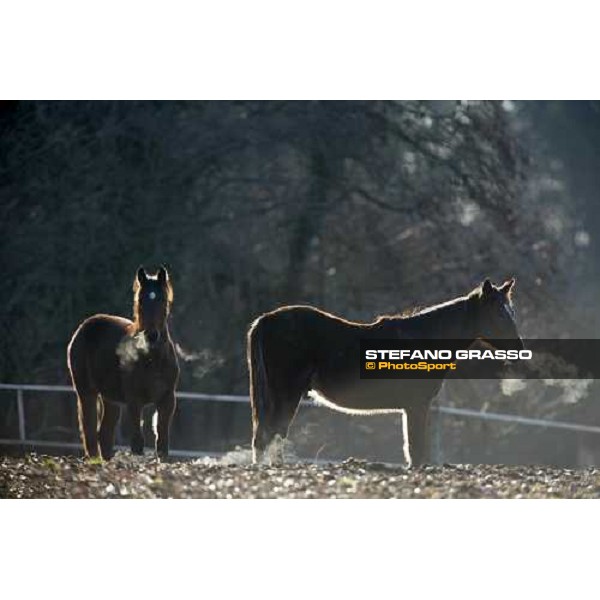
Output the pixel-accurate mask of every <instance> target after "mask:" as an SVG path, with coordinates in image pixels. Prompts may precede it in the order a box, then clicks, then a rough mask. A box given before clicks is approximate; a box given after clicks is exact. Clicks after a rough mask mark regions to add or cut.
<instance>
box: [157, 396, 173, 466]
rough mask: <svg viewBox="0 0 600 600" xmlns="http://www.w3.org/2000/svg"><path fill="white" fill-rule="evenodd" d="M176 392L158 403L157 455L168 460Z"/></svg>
mask: <svg viewBox="0 0 600 600" xmlns="http://www.w3.org/2000/svg"><path fill="white" fill-rule="evenodd" d="M175 406H176V401H175V392H169V393H167V394H165V395H164V396H163V397H162V398H161V399H160V400H159V401H158V402H157V403H156V413H157V414H156V429H155V435H156V455H157V456H158V457H159V458H167V456H168V455H169V430H170V429H171V422H172V420H173V414H174V413H175Z"/></svg>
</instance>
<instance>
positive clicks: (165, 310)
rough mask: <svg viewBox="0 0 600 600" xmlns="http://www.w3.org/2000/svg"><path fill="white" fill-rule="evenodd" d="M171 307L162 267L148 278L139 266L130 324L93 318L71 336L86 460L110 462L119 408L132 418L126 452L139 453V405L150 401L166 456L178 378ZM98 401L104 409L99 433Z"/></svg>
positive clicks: (162, 453) (141, 444) (73, 375)
mask: <svg viewBox="0 0 600 600" xmlns="http://www.w3.org/2000/svg"><path fill="white" fill-rule="evenodd" d="M172 302H173V287H172V285H171V282H170V280H169V275H168V273H167V270H166V269H165V268H164V267H161V268H160V269H159V270H158V272H157V273H156V275H154V276H148V275H147V274H146V271H145V270H144V269H143V267H140V268H139V269H138V271H137V274H136V277H135V280H134V282H133V316H134V319H133V321H130V320H129V319H124V318H122V317H116V316H112V315H94V316H93V317H90V318H88V319H86V320H85V321H84V322H83V323H81V325H80V326H79V327H78V328H77V331H75V333H74V335H73V337H72V339H71V342H70V343H69V347H68V349H67V359H68V365H69V371H70V372H71V379H72V380H73V387H74V388H75V391H76V392H77V404H78V413H79V428H80V431H81V438H82V440H83V445H84V449H85V454H86V456H88V457H98V456H100V455H101V456H102V458H104V459H109V458H111V456H112V455H113V446H114V443H115V430H116V426H117V422H118V420H119V416H120V413H121V406H120V405H121V404H125V405H126V406H127V409H128V411H129V415H130V417H131V425H132V428H133V433H132V436H131V451H132V452H133V453H134V454H143V452H144V436H143V434H142V429H141V424H140V420H141V415H142V408H143V406H144V404H147V403H150V402H153V403H154V404H155V406H156V410H157V413H158V420H157V427H156V453H157V455H158V456H161V457H166V456H167V455H168V452H169V428H170V425H171V420H172V418H173V413H174V412H175V387H176V385H177V379H178V377H179V366H178V364H177V356H176V353H175V348H174V346H173V342H172V341H171V336H170V335H169V329H168V326H167V317H168V316H169V312H170V309H171V304H172ZM98 398H100V399H101V400H102V407H103V410H102V416H101V420H100V428H99V430H98V410H97V400H98Z"/></svg>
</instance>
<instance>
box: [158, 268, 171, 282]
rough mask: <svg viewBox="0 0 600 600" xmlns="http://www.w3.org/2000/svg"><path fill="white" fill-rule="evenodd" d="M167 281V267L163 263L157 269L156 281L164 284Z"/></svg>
mask: <svg viewBox="0 0 600 600" xmlns="http://www.w3.org/2000/svg"><path fill="white" fill-rule="evenodd" d="M168 281H169V273H168V272H167V269H166V268H165V267H164V266H163V265H161V266H160V269H158V282H159V283H160V284H161V285H165V284H166V283H167V282H168Z"/></svg>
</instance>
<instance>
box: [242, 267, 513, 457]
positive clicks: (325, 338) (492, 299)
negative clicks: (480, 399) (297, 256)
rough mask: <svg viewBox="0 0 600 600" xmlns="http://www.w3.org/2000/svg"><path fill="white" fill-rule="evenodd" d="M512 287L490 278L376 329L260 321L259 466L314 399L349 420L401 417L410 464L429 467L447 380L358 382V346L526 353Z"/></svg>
mask: <svg viewBox="0 0 600 600" xmlns="http://www.w3.org/2000/svg"><path fill="white" fill-rule="evenodd" d="M513 286H514V279H510V280H509V281H507V282H505V283H504V284H503V285H501V286H495V285H493V284H492V283H491V282H490V280H489V279H486V280H485V281H484V282H483V283H482V284H481V285H480V286H479V287H477V288H476V289H475V290H473V291H472V292H470V293H469V294H468V295H466V296H461V297H459V298H455V299H454V300H450V301H448V302H444V303H442V304H438V305H435V306H431V307H429V308H426V309H424V310H421V311H419V312H417V313H415V314H413V315H412V316H406V317H405V316H382V317H378V318H377V319H376V320H375V321H374V322H373V323H354V322H351V321H346V320H345V319H341V318H339V317H336V316H334V315H331V314H329V313H326V312H324V311H321V310H318V309H316V308H313V307H311V306H283V307H281V308H278V309H276V310H274V311H272V312H268V313H266V314H264V315H262V316H261V317H259V318H258V319H256V320H255V321H254V323H253V324H252V325H251V327H250V330H249V331H248V347H247V349H248V368H249V372H250V400H251V406H252V424H253V436H252V450H253V458H254V461H255V462H257V461H259V460H260V459H261V457H262V454H263V452H264V451H265V450H266V449H267V448H269V446H270V444H271V443H272V442H273V441H275V440H276V439H277V440H278V441H279V439H278V437H279V438H285V437H286V436H287V433H288V429H289V426H290V424H291V422H292V419H293V418H294V415H295V414H296V411H297V408H298V404H299V402H300V399H301V398H302V397H303V396H305V395H309V396H311V397H312V398H313V399H314V400H316V401H318V402H321V403H323V404H325V405H326V406H329V407H330V408H333V409H335V410H339V411H342V412H347V413H351V414H361V413H362V414H369V413H378V412H397V411H403V434H404V456H405V459H406V461H407V463H408V464H410V465H413V466H418V465H421V464H423V463H424V462H426V461H427V451H428V417H429V409H430V406H431V403H432V401H433V399H434V397H435V395H436V394H437V393H438V391H439V389H440V387H441V386H442V383H443V380H442V379H404V380H403V379H385V380H374V379H360V374H359V369H358V361H359V347H360V340H361V339H379V338H383V339H385V338H387V339H394V338H396V339H397V338H404V339H447V340H460V341H462V340H464V347H465V348H468V347H469V346H470V345H472V344H473V343H474V342H475V341H476V340H480V339H481V340H493V341H494V345H495V346H497V347H502V348H506V349H509V348H515V349H522V348H523V344H522V341H521V339H520V338H519V334H518V332H517V327H516V324H515V320H514V318H515V316H514V310H513V307H512V301H511V292H512V289H513ZM502 340H505V341H502ZM272 447H273V446H271V448H272ZM271 448H269V450H271ZM275 450H277V454H279V456H277V459H281V455H280V453H281V445H280V444H275ZM269 454H271V452H269Z"/></svg>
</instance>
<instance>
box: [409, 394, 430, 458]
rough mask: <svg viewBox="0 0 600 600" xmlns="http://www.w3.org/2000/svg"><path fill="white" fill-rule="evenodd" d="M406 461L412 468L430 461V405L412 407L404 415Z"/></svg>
mask: <svg viewBox="0 0 600 600" xmlns="http://www.w3.org/2000/svg"><path fill="white" fill-rule="evenodd" d="M403 436H404V459H405V460H406V462H407V463H408V465H409V466H410V467H419V466H421V465H423V464H424V463H426V462H427V461H428V460H429V403H427V404H424V405H417V406H412V407H410V408H406V409H405V410H404V415H403Z"/></svg>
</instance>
